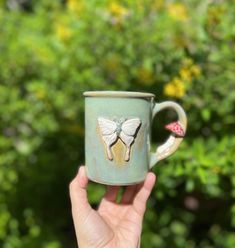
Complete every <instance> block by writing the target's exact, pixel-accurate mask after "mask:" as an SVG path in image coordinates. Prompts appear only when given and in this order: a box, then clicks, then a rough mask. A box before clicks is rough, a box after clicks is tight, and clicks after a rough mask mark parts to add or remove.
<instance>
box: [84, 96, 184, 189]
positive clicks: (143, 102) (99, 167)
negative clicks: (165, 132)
mask: <svg viewBox="0 0 235 248" xmlns="http://www.w3.org/2000/svg"><path fill="white" fill-rule="evenodd" d="M83 95H84V96H85V160H86V162H85V163H86V172H87V176H88V178H89V179H90V180H92V181H95V182H98V183H102V184H107V185H130V184H136V183H139V182H142V181H144V179H145V176H146V174H147V172H148V171H149V170H150V169H151V168H152V167H153V166H154V165H155V164H156V163H157V162H159V161H160V160H162V159H164V158H166V157H168V156H170V155H171V154H172V153H173V152H175V151H176V150H177V148H178V147H179V144H180V143H181V141H182V139H183V136H184V133H185V131H186V125H187V118H186V115H185V112H184V110H183V109H182V107H181V106H180V105H178V104H177V103H175V102H171V101H166V102H162V103H156V102H155V101H154V98H155V95H154V94H151V93H142V92H128V91H87V92H84V94H83ZM165 108H172V109H174V110H175V111H176V113H177V115H178V121H177V122H175V123H171V124H170V125H168V126H167V128H168V129H170V130H171V134H170V137H169V138H168V139H167V141H166V142H165V143H164V144H163V145H161V146H160V147H158V148H157V150H156V152H155V153H151V151H150V150H151V149H150V148H151V147H150V138H151V125H152V121H153V118H154V117H155V116H156V114H157V113H158V112H159V111H161V110H163V109H165Z"/></svg>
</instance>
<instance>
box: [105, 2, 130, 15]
mask: <svg viewBox="0 0 235 248" xmlns="http://www.w3.org/2000/svg"><path fill="white" fill-rule="evenodd" d="M109 12H110V13H111V14H112V15H113V16H116V17H124V16H126V15H127V14H128V13H129V11H128V9H126V8H125V7H123V6H121V5H119V4H118V3H116V2H113V3H111V4H110V6H109Z"/></svg>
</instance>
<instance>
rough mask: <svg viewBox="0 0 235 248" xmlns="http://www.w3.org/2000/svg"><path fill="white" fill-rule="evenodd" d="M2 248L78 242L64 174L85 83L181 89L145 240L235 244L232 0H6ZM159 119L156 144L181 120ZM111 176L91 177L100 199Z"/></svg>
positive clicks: (1, 66) (202, 246)
mask: <svg viewBox="0 0 235 248" xmlns="http://www.w3.org/2000/svg"><path fill="white" fill-rule="evenodd" d="M0 6H1V7H0V130H1V134H0V247H3V248H21V247H22V248H39V247H40V248H41V247H42V248H62V247H66V248H72V247H76V242H75V235H74V230H73V225H72V219H71V215H70V203H69V197H68V184H69V181H70V180H71V178H73V176H74V175H75V174H76V172H77V168H78V166H79V165H80V164H82V163H84V99H83V96H82V92H83V91H86V90H129V91H144V92H152V93H154V94H156V99H157V101H159V102H160V101H163V100H175V101H177V102H178V103H180V104H181V105H182V106H183V107H184V109H185V110H186V112H187V115H188V119H189V127H188V132H187V136H186V138H185V141H184V142H183V144H182V145H181V147H180V149H179V151H178V152H177V153H176V154H175V155H174V156H172V157H171V158H169V159H167V160H165V161H161V162H160V163H159V164H158V165H157V166H155V168H154V169H153V170H154V172H155V173H156V174H157V175H158V183H157V185H156V186H155V189H154V191H153V193H152V196H151V199H150V201H149V203H148V210H147V213H146V215H145V221H144V224H143V234H142V247H148V248H152V247H153V248H154V247H161V248H169V247H172V248H182V247H187V248H195V247H199V248H212V247H218V248H223V247H225V248H234V247H235V233H234V232H235V162H234V161H235V133H234V130H235V1H234V0H187V1H186V0H185V1H183V0H182V1H174V0H136V1H134V0H122V1H117V0H110V1H109V0H103V1H99V0H89V1H85V0H67V1H65V0H64V1H59V0H53V1H50V0H38V1H36V0H34V1H30V0H8V1H3V0H0ZM157 118H158V121H155V122H154V125H153V138H152V139H153V143H154V146H155V147H156V146H157V145H158V144H160V143H162V142H163V141H165V139H166V138H167V136H168V135H169V133H168V132H167V131H165V130H164V128H163V126H164V125H165V124H166V123H169V122H170V121H173V120H175V118H176V116H175V113H174V112H172V111H170V110H169V111H165V112H163V113H160V114H159V115H158V117H157ZM104 191H105V187H104V186H102V185H97V184H93V183H91V184H90V186H89V198H90V202H91V203H92V204H93V206H94V207H95V206H97V203H98V202H99V200H100V198H101V196H102V195H103V193H104Z"/></svg>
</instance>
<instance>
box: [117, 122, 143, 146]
mask: <svg viewBox="0 0 235 248" xmlns="http://www.w3.org/2000/svg"><path fill="white" fill-rule="evenodd" d="M140 124H141V121H140V119H139V118H133V119H130V120H127V121H125V122H123V124H122V131H121V133H120V138H121V140H122V141H123V142H124V143H125V144H126V145H127V146H130V145H131V144H132V142H133V141H134V137H133V136H134V135H135V133H136V131H137V129H138V127H139V126H140Z"/></svg>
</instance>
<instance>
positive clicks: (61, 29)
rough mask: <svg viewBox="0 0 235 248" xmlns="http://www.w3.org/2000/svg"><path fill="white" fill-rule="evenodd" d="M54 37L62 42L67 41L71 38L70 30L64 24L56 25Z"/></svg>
mask: <svg viewBox="0 0 235 248" xmlns="http://www.w3.org/2000/svg"><path fill="white" fill-rule="evenodd" d="M56 35H57V36H58V38H59V39H60V40H62V41H67V40H69V39H70V38H71V36H72V30H71V29H70V28H69V27H68V26H67V25H65V24H58V25H57V26H56Z"/></svg>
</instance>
